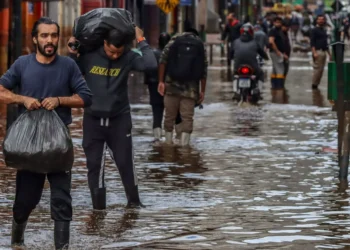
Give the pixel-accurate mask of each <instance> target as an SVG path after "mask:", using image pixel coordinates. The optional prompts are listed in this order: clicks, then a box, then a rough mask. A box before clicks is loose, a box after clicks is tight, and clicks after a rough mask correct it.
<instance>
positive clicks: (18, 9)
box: [6, 0, 22, 129]
mask: <svg viewBox="0 0 350 250" xmlns="http://www.w3.org/2000/svg"><path fill="white" fill-rule="evenodd" d="M21 4H22V1H21V0H13V2H12V6H13V8H12V20H11V35H10V36H9V37H10V39H11V40H10V41H9V42H10V44H12V46H11V48H10V50H11V57H10V58H9V59H10V60H9V61H10V63H11V62H12V63H13V62H14V61H15V60H16V59H17V58H18V57H20V56H21V55H22V6H21ZM17 91H18V90H17V89H15V90H14V92H17ZM17 117H18V107H17V105H15V104H10V105H7V116H6V129H8V128H9V127H10V126H11V124H12V123H13V122H14V121H15V120H16V119H17Z"/></svg>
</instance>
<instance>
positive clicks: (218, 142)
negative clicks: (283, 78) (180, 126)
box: [0, 54, 350, 250]
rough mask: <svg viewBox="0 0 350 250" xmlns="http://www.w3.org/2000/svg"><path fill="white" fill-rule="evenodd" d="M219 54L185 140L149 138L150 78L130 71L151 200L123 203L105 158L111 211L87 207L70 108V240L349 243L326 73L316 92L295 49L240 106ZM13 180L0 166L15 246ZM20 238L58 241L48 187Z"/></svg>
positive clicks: (172, 244)
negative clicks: (286, 67) (280, 82)
mask: <svg viewBox="0 0 350 250" xmlns="http://www.w3.org/2000/svg"><path fill="white" fill-rule="evenodd" d="M214 59H215V60H214V64H213V65H212V66H211V67H210V74H209V81H208V88H207V95H206V99H205V103H204V109H202V110H198V109H197V110H196V117H195V125H194V127H195V131H194V134H193V138H192V147H191V148H187V149H185V148H181V147H178V146H176V145H175V146H166V145H162V144H155V143H153V139H152V131H151V122H152V121H151V109H150V106H149V105H148V94H147V88H146V86H145V85H143V84H142V83H140V81H139V80H135V79H136V78H133V79H131V82H130V99H131V103H132V114H133V122H134V147H135V163H136V168H137V172H138V176H139V182H140V192H141V196H142V200H143V202H144V204H145V205H146V206H147V207H146V208H143V209H125V204H126V198H125V195H124V191H123V187H122V185H121V182H120V178H119V175H118V173H117V171H116V168H115V166H114V165H113V164H112V161H111V159H110V158H109V159H108V161H107V169H106V171H107V173H106V181H107V189H108V195H107V202H108V209H107V211H105V212H93V211H92V205H91V200H90V194H89V191H88V186H87V181H86V174H87V171H86V169H85V158H84V155H83V150H82V147H81V135H82V131H81V120H82V117H81V112H75V118H74V124H73V125H72V135H73V138H74V143H75V146H76V161H75V167H74V170H73V183H72V196H73V204H74V221H73V222H72V232H71V249H298V250H299V249H350V234H349V233H348V232H349V230H350V204H349V202H350V197H349V192H348V191H347V190H345V189H344V188H342V187H341V186H340V185H339V184H338V180H337V178H336V176H337V163H336V155H335V154H332V153H325V152H322V148H323V147H335V146H336V119H335V118H336V116H335V113H334V112H332V111H331V108H330V105H329V102H328V101H327V84H326V82H327V79H326V78H327V72H325V74H324V76H325V77H324V78H323V80H322V84H321V87H320V90H315V91H312V90H311V87H310V85H311V84H310V81H311V73H312V68H311V66H310V63H309V61H308V58H307V57H306V56H305V55H302V54H300V55H299V54H297V55H294V57H293V58H292V63H291V65H292V66H291V70H290V74H289V76H288V80H287V84H286V89H287V90H286V91H279V92H273V93H272V92H271V91H270V89H269V83H267V84H266V85H265V91H264V100H263V101H262V102H261V103H260V105H259V106H258V107H238V106H237V104H236V103H233V102H232V100H231V97H232V88H231V82H229V81H227V70H226V68H225V67H222V66H220V58H217V57H216V58H214ZM266 68H267V70H269V69H270V67H269V66H268V65H267V67H266ZM2 165H3V163H2ZM14 179H15V175H14V171H13V170H11V169H7V168H5V167H3V166H2V167H0V249H10V246H9V245H10V227H11V225H10V223H11V208H12V203H13V199H14V190H15V181H14ZM46 187H47V184H46ZM25 241H26V244H27V249H53V222H52V221H51V220H50V210H49V190H48V188H46V189H45V191H44V193H43V196H42V200H41V202H40V204H39V205H38V207H37V209H36V210H35V211H34V212H33V213H32V216H31V217H30V222H29V224H28V229H27V231H26V234H25Z"/></svg>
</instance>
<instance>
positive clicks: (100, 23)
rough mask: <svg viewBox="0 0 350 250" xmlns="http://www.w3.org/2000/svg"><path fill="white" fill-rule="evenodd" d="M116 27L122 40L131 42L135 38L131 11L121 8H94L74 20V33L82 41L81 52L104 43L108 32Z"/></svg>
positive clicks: (94, 48)
mask: <svg viewBox="0 0 350 250" xmlns="http://www.w3.org/2000/svg"><path fill="white" fill-rule="evenodd" d="M111 29H116V30H118V32H119V33H120V42H122V43H123V44H128V43H131V42H132V41H133V40H134V39H135V26H134V23H133V21H132V16H131V14H130V12H129V11H127V10H125V9H119V8H98V9H93V10H91V11H89V12H87V13H85V14H84V15H82V16H80V17H78V18H77V19H76V20H75V22H74V27H73V35H74V37H75V38H76V39H77V40H78V41H79V42H80V47H79V53H87V52H91V51H93V50H96V49H98V48H99V47H101V46H102V45H103V41H104V40H105V39H106V36H107V34H108V32H109V31H110V30H111Z"/></svg>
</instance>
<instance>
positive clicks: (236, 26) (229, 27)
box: [221, 13, 242, 66]
mask: <svg viewBox="0 0 350 250" xmlns="http://www.w3.org/2000/svg"><path fill="white" fill-rule="evenodd" d="M241 26H242V24H241V23H240V22H239V20H238V19H237V18H236V17H235V15H234V13H230V14H229V15H228V16H227V24H226V26H225V30H224V32H223V33H222V37H221V40H222V43H224V41H225V40H226V38H227V43H226V48H227V65H228V66H231V60H232V59H233V54H234V52H233V43H234V41H235V40H236V39H238V38H239V37H240V35H241V34H240V29H241Z"/></svg>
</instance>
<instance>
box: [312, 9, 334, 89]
mask: <svg viewBox="0 0 350 250" xmlns="http://www.w3.org/2000/svg"><path fill="white" fill-rule="evenodd" d="M316 23H317V26H316V27H315V28H313V29H312V31H311V39H310V43H311V49H312V56H313V61H314V74H313V77H312V89H317V88H318V85H319V84H320V82H321V79H322V75H323V71H324V67H325V65H326V61H327V54H328V56H329V59H330V60H331V53H330V51H329V48H328V36H327V31H326V29H325V25H326V18H325V16H323V15H319V16H317V17H316Z"/></svg>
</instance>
